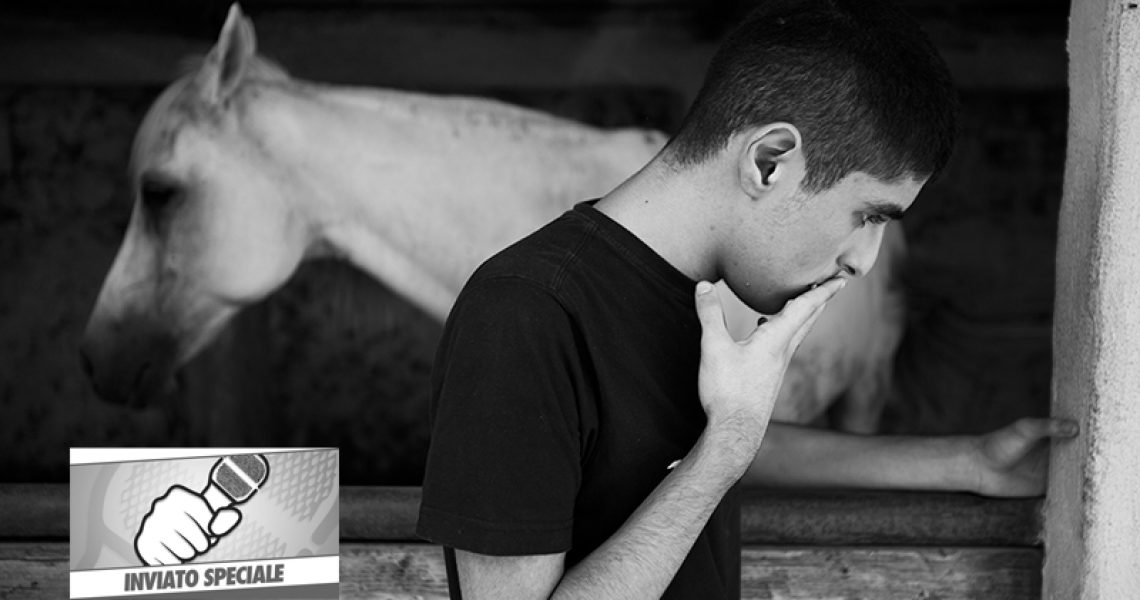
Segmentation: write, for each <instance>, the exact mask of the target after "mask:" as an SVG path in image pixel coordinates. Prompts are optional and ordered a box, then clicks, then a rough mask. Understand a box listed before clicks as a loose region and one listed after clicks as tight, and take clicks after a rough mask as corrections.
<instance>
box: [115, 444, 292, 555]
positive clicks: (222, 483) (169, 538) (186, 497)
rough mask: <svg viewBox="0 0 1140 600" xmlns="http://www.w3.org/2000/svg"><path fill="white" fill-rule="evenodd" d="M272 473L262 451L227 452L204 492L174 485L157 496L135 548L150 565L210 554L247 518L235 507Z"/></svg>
mask: <svg viewBox="0 0 1140 600" xmlns="http://www.w3.org/2000/svg"><path fill="white" fill-rule="evenodd" d="M268 476H269V463H268V462H267V461H266V460H265V457H264V456H262V455H260V454H240V455H237V456H226V457H224V458H220V459H218V462H216V463H214V468H213V469H211V470H210V481H209V483H208V484H207V485H206V488H205V489H204V490H202V493H201V494H199V493H196V492H193V491H190V490H188V489H186V488H185V487H182V486H180V485H174V486H171V488H170V489H169V490H167V492H166V493H165V494H163V495H162V497H160V498H158V499H157V500H155V501H154V505H153V508H151V511H150V512H149V513H147V515H146V516H145V517H143V521H142V527H140V528H139V534H138V536H137V537H135V553H136V554H138V557H139V560H141V561H142V564H144V565H177V564H182V563H184V562H188V561H191V560H194V559H195V558H197V557H199V556H201V555H203V554H205V553H206V552H207V551H209V549H210V548H212V547H214V544H217V543H218V539H219V538H221V537H222V536H225V535H226V534H228V533H229V532H231V531H233V529H234V527H236V526H237V524H238V523H240V522H241V512H239V511H238V510H237V509H236V508H230V507H231V506H233V505H235V504H241V503H243V502H245V501H246V500H249V498H250V496H253V494H254V493H256V492H257V490H258V488H259V487H260V486H261V485H262V484H263V483H265V479H266V478H267V477H268Z"/></svg>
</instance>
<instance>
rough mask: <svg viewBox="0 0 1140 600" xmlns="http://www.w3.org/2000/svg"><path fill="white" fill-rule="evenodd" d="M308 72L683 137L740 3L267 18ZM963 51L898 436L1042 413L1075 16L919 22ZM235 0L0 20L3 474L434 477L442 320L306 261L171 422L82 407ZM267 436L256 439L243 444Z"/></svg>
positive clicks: (911, 235)
mask: <svg viewBox="0 0 1140 600" xmlns="http://www.w3.org/2000/svg"><path fill="white" fill-rule="evenodd" d="M242 4H243V8H244V9H245V10H246V11H247V12H249V13H250V14H251V16H252V18H253V20H254V23H255V26H256V28H257V32H258V38H259V43H260V48H261V50H262V51H263V52H264V53H265V54H267V55H268V56H270V57H273V58H275V59H277V60H278V61H280V62H281V63H282V64H283V65H284V66H285V67H286V68H287V69H288V70H290V71H291V72H292V73H293V74H294V75H295V76H298V77H306V78H310V79H316V80H320V81H332V82H339V83H353V84H366V85H377V86H389V87H398V88H404V89H418V90H429V91H439V92H462V93H467V94H479V95H490V96H495V97H499V98H502V99H506V100H509V101H513V102H517V103H521V104H525V105H528V106H532V107H536V108H539V109H541V110H546V111H549V112H554V113H557V114H561V115H564V116H568V117H571V118H575V119H579V120H583V121H586V122H590V123H594V124H598V125H603V126H620V125H639V126H650V127H656V128H660V129H664V130H671V129H672V128H674V127H676V125H677V124H678V123H679V121H680V118H681V117H682V115H683V113H684V110H685V107H686V106H687V104H688V102H689V100H691V98H692V95H693V93H694V92H695V89H696V86H697V85H698V84H699V81H700V77H701V74H702V71H703V69H704V62H705V61H706V60H707V58H708V56H709V54H710V52H711V51H712V48H713V47H714V46H715V43H716V41H717V40H718V39H719V37H720V36H721V35H723V33H724V32H725V31H726V29H727V28H728V27H729V26H730V25H731V24H732V22H733V19H734V18H735V17H734V15H735V14H737V13H739V11H740V10H742V9H743V7H744V6H745V4H746V3H745V2H719V3H718V2H688V1H683V0H664V1H654V2H648V1H640V0H618V1H615V2H606V3H598V2H565V3H561V2H560V3H551V2H540V1H538V0H502V1H499V2H473V1H465V0H432V1H423V2H395V1H388V0H367V1H354V2H334V1H331V0H330V1H321V0H311V1H307V2H296V1H284V0H251V1H247V2H243V3H242ZM903 4H904V6H906V7H907V8H909V9H910V10H912V12H913V13H914V14H915V15H916V16H917V18H918V19H919V20H920V21H921V22H922V23H923V25H924V26H925V27H926V28H927V29H928V31H929V33H930V34H931V36H932V38H933V39H934V40H935V43H936V44H937V45H938V47H939V49H940V50H941V51H942V52H943V54H944V55H945V56H946V57H947V60H948V62H949V63H950V65H951V69H952V71H953V75H954V77H955V80H956V82H957V83H958V85H959V88H960V90H961V96H962V101H963V130H962V135H961V140H960V143H959V145H958V148H957V151H956V153H955V156H954V158H953V160H952V163H951V165H950V167H949V169H948V170H947V172H946V174H945V176H944V178H943V179H942V180H941V181H939V182H936V183H935V184H932V185H931V186H930V189H928V190H927V191H925V192H924V193H923V196H922V198H921V199H920V200H919V202H918V203H917V204H916V205H915V207H914V209H912V210H911V211H910V212H909V214H908V215H907V218H906V220H905V221H904V227H905V229H906V232H907V236H908V241H909V244H910V248H911V255H912V256H911V261H910V263H909V267H908V269H907V272H906V276H905V283H906V285H907V293H908V296H909V298H910V308H909V313H908V323H907V333H906V337H905V338H904V340H903V343H902V350H901V351H900V354H899V364H898V368H897V369H896V371H897V374H898V380H897V381H896V385H897V389H898V393H897V394H896V395H897V398H896V401H895V402H894V404H893V405H892V406H891V407H890V408H889V409H888V415H887V419H888V420H887V426H888V428H889V430H892V431H906V432H923V433H948V432H979V431H985V430H989V429H993V428H995V427H997V426H1000V425H1003V424H1005V423H1007V422H1009V421H1011V420H1013V419H1015V418H1017V417H1020V416H1025V415H1043V414H1045V413H1046V411H1047V408H1048V390H1049V376H1050V365H1051V348H1050V322H1051V311H1052V291H1053V255H1054V236H1055V227H1056V215H1057V207H1058V205H1059V202H1060V195H1061V193H1060V190H1061V174H1062V166H1063V156H1064V155H1063V148H1064V145H1065V114H1066V99H1065V98H1066V96H1065V78H1064V77H1065V55H1064V24H1065V19H1066V16H1067V14H1068V5H1067V3H1065V2H1056V1H1053V2H1045V3H1042V2H1026V1H1021V0H1000V1H997V0H990V1H986V2H982V1H976V2H975V1H968V0H942V1H938V2H932V1H919V0H910V1H905V2H903ZM227 6H228V1H214V0H210V1H203V2H198V1H194V2H190V1H171V2H161V3H156V2H142V1H134V0H91V1H89V2H54V3H50V2H38V3H32V2H14V3H13V2H5V3H4V5H3V6H2V7H0V17H2V18H0V411H3V414H4V415H5V418H4V419H0V447H2V448H3V449H4V450H5V451H4V452H3V453H0V480H6V481H49V480H50V481H64V480H65V478H66V472H67V471H66V469H65V468H64V467H65V465H66V455H65V453H64V452H63V448H66V447H68V446H83V445H91V446H100V445H144V444H145V445H181V446H193V445H231V446H237V445H306V446H339V447H341V448H342V451H343V455H342V468H343V473H344V480H345V482H346V483H367V484H385V485H392V484H404V485H414V484H418V483H419V473H420V469H421V468H422V462H423V457H424V453H425V449H426V446H427V419H426V414H427V409H426V406H427V375H428V372H429V370H430V364H431V359H432V353H433V350H434V345H435V341H436V338H437V337H438V335H439V326H438V324H436V323H434V322H432V321H431V320H430V319H428V318H427V317H426V316H424V315H423V314H422V313H420V312H418V311H417V310H416V309H415V308H413V307H411V306H409V305H408V304H406V303H404V302H402V301H401V300H400V299H398V298H396V297H395V296H394V295H393V294H392V293H391V292H390V291H389V290H387V289H386V288H384V287H383V286H380V285H378V284H376V283H375V282H373V281H371V280H369V279H368V278H366V277H364V276H363V275H361V274H360V273H358V272H356V271H354V270H352V269H351V268H348V267H345V266H342V265H337V264H332V263H319V264H314V265H312V266H310V267H307V268H305V269H303V270H302V272H301V273H300V274H299V276H298V277H296V278H295V280H294V281H293V282H292V283H291V284H290V285H289V286H287V287H286V288H285V289H283V290H281V291H280V292H279V293H277V294H274V295H273V296H272V297H271V298H269V299H268V300H267V301H266V302H264V303H262V304H261V305H258V306H256V307H254V308H252V309H251V310H249V311H247V312H246V313H245V314H244V315H242V316H241V317H240V318H239V319H238V320H237V322H236V323H235V324H234V325H233V327H231V329H230V332H229V333H228V334H227V335H226V336H224V337H223V339H221V340H219V341H218V343H216V344H215V345H214V347H213V348H211V349H210V350H209V351H208V352H206V353H205V354H204V355H203V356H202V357H201V358H200V359H199V360H197V361H196V362H195V363H193V364H192V365H191V367H190V368H189V369H188V372H187V375H186V377H184V379H183V382H184V387H183V389H182V391H181V392H180V393H178V394H176V395H175V396H173V397H171V398H168V399H166V400H165V402H164V404H163V405H162V406H161V407H159V408H156V409H151V410H147V411H141V412H139V411H130V410H126V409H122V408H119V407H114V406H108V405H106V404H104V403H102V402H100V401H98V400H97V399H96V398H94V396H93V394H92V393H91V392H90V390H89V387H88V385H87V382H86V380H85V378H84V377H83V375H82V373H81V371H80V367H79V359H78V355H77V344H78V340H79V336H80V335H81V333H82V330H83V325H84V322H85V319H86V317H87V313H88V311H89V310H90V308H91V306H92V304H93V302H94V300H95V296H96V294H97V292H98V289H99V285H100V282H101V279H102V277H103V276H104V274H105V273H106V270H107V269H108V268H109V266H110V264H111V260H112V259H113V257H114V253H115V250H116V248H117V246H118V243H119V239H120V236H121V234H122V230H123V228H124V227H125V225H126V221H127V217H128V215H129V211H130V197H129V187H128V182H127V181H126V179H125V170H126V164H127V158H128V152H129V148H130V141H131V138H132V136H133V133H134V130H135V128H136V127H137V124H138V122H139V121H140V120H141V118H142V115H143V114H144V112H145V110H146V107H147V106H148V104H149V102H150V99H152V98H153V97H155V96H156V95H157V94H158V92H159V91H160V89H161V87H162V86H163V85H165V84H166V83H167V82H168V81H169V80H170V79H171V78H172V77H173V75H174V74H175V73H176V72H177V70H178V63H179V61H180V60H181V59H182V58H183V57H184V56H185V55H187V54H191V53H195V52H198V53H201V52H203V51H205V50H206V49H207V48H208V47H209V46H210V45H211V44H212V42H213V40H214V38H215V36H216V35H217V31H218V29H219V28H220V24H221V22H222V19H223V18H224V15H225V9H226V7H227ZM250 423H256V426H250V425H249V424H250Z"/></svg>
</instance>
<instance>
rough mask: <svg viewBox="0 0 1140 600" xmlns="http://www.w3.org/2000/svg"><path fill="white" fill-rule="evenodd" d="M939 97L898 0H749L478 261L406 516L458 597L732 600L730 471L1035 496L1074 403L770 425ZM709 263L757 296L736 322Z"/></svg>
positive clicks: (455, 313)
mask: <svg viewBox="0 0 1140 600" xmlns="http://www.w3.org/2000/svg"><path fill="white" fill-rule="evenodd" d="M953 98H954V90H953V87H952V84H951V82H950V78H949V75H948V73H947V70H946V67H945V65H944V63H943V62H942V60H941V59H940V58H939V57H938V55H937V53H936V51H935V50H934V48H933V47H932V46H931V45H930V43H929V42H928V41H927V40H926V38H925V37H924V36H923V35H922V34H921V32H920V31H919V29H918V27H917V26H916V25H915V24H914V23H913V22H912V21H910V20H909V19H908V18H906V17H905V16H904V15H902V14H901V13H900V12H899V11H898V10H897V9H895V8H893V7H891V6H889V5H885V4H882V3H880V2H878V1H871V0H846V1H841V0H835V1H826V0H806V1H802V2H785V1H776V2H767V3H765V4H763V5H762V6H761V7H760V8H759V9H758V10H757V12H755V13H754V14H752V15H751V16H750V17H749V18H748V19H747V20H746V21H745V22H744V23H742V24H741V26H740V27H739V28H738V29H737V30H736V31H734V32H733V33H732V34H731V35H730V36H729V38H728V39H727V40H726V42H725V43H724V45H723V46H722V47H721V49H720V50H719V51H718V53H717V55H716V57H715V58H714V59H713V62H712V65H711V66H710V69H709V73H708V75H707V77H706V80H705V84H704V87H703V88H702V90H701V93H700V94H699V96H698V99H697V100H696V102H695V103H694V106H693V108H692V109H691V111H690V114H689V115H688V117H687V118H686V121H685V123H684V125H683V127H682V129H681V131H680V132H679V133H678V134H677V136H676V137H675V138H674V139H673V140H672V141H671V142H670V144H669V146H668V147H667V148H666V149H665V150H663V151H662V153H661V154H660V155H659V156H658V157H656V158H655V159H654V160H653V161H652V162H651V163H650V164H649V165H647V166H646V167H645V168H644V169H643V170H642V171H641V172H639V173H638V174H637V175H635V176H634V177H632V178H631V179H630V180H629V181H627V182H626V183H624V184H623V185H621V186H620V187H619V188H617V189H616V190H614V191H613V192H611V193H610V194H609V195H607V196H606V197H605V198H602V199H601V200H600V201H598V202H597V203H596V204H591V203H584V204H581V205H579V206H577V207H576V208H575V209H574V210H572V211H570V212H568V213H566V214H565V215H563V216H562V217H560V218H559V219H557V220H556V221H554V222H552V223H551V224H549V225H547V226H546V227H544V228H543V229H541V230H539V231H538V232H536V233H535V234H533V235H531V236H530V237H528V238H526V239H524V240H522V241H521V242H519V243H517V244H515V245H514V246H512V247H511V248H508V249H507V250H505V251H503V252H502V253H500V254H499V255H497V256H495V257H494V258H492V259H490V260H489V261H487V262H486V263H485V264H484V265H483V266H482V267H480V269H479V270H478V272H476V273H475V275H473V276H472V278H471V280H470V281H469V282H468V283H467V285H466V286H465V288H464V290H463V292H462V293H461V294H460V296H459V299H458V300H457V302H456V304H455V307H454V308H453V310H452V313H451V316H450V318H449V319H448V323H447V327H446V330H445V333H444V337H443V340H442V342H441V347H440V351H439V355H438V357H437V362H436V370H435V372H434V375H433V379H434V382H433V393H434V401H433V407H432V411H433V419H434V426H433V437H432V445H431V449H430V451H429V456H428V466H427V473H426V476H425V480H424V491H423V504H422V509H421V513H420V521H419V526H418V532H419V534H420V535H421V536H423V537H424V538H426V539H429V540H431V541H433V542H436V543H440V544H443V545H444V546H445V547H447V548H448V549H447V562H448V575H449V580H450V583H451V590H452V597H453V598H459V597H463V598H466V599H467V600H480V599H483V598H492V599H499V598H551V597H553V598H569V597H583V598H592V599H601V598H656V597H662V596H663V597H666V598H701V599H705V598H737V597H739V580H740V572H739V557H740V544H739V539H738V526H739V524H738V516H739V512H738V505H737V501H736V495H735V494H734V493H733V488H734V486H735V485H736V483H737V482H738V481H740V480H743V482H744V483H745V484H746V485H747V484H749V483H768V484H772V483H776V484H789V485H830V486H863V487H868V486H870V487H906V488H927V489H961V490H972V491H977V492H980V493H990V494H1000V495H1009V494H1040V493H1041V492H1042V490H1043V489H1044V487H1043V478H1044V469H1043V464H1044V458H1045V451H1046V447H1045V446H1046V445H1045V444H1044V443H1041V442H1042V441H1043V439H1044V438H1046V437H1047V436H1050V435H1060V434H1061V433H1062V431H1063V430H1064V431H1065V433H1066V435H1071V434H1072V433H1071V432H1069V431H1068V429H1069V427H1070V425H1071V424H1066V423H1061V422H1059V421H1052V420H1023V421H1020V422H1018V423H1016V424H1014V425H1013V426H1011V427H1008V428H1006V429H1004V430H1001V431H999V432H996V433H994V434H991V435H989V436H985V437H982V438H943V439H929V438H927V439H922V438H874V437H862V436H849V435H842V434H837V433H833V432H826V431H816V430H811V429H805V428H798V427H792V426H783V425H779V424H772V425H770V426H769V424H768V417H769V415H770V412H771V409H772V405H773V403H774V401H775V398H776V393H777V390H778V388H779V386H780V380H781V378H782V376H783V373H784V369H785V368H786V366H787V363H788V360H789V358H790V356H791V354H792V352H793V351H794V350H795V348H796V346H797V345H798V344H799V342H800V340H801V339H802V338H803V336H804V334H805V333H806V332H807V330H808V329H809V328H810V326H811V323H812V322H813V321H814V319H815V317H816V316H817V315H818V314H819V312H820V310H821V309H822V307H823V306H824V304H825V303H826V301H827V300H828V299H829V298H830V297H831V296H832V294H834V293H836V292H837V291H838V290H839V289H840V288H841V287H842V286H843V284H844V282H845V281H846V280H847V279H848V278H850V277H857V276H859V275H862V274H863V273H865V272H866V271H867V270H868V269H870V268H871V265H872V263H874V260H875V256H876V254H877V252H878V248H879V243H880V241H881V238H882V233H883V226H884V225H885V223H886V222H887V221H888V220H890V219H891V218H897V217H899V216H901V215H902V213H903V212H904V211H905V210H906V209H907V208H908V207H909V206H910V204H911V203H912V202H913V201H914V199H915V196H916V195H917V194H918V192H919V190H920V188H921V187H922V185H923V184H924V183H925V181H926V180H927V179H928V178H929V177H930V176H931V175H932V174H934V173H936V172H937V171H938V170H939V169H941V168H942V167H943V165H944V164H945V163H946V160H947V157H948V156H949V154H950V149H951V145H952V138H953V131H954V128H955V104H954V100H953ZM722 278H723V279H724V280H725V281H726V283H727V284H728V285H729V287H730V288H731V289H732V290H733V292H735V293H736V294H737V295H738V296H740V298H741V299H742V300H744V301H745V302H746V303H747V304H749V305H750V306H752V307H753V308H755V309H756V310H758V311H760V312H762V313H765V314H773V315H774V316H773V317H771V318H770V319H767V320H766V322H764V323H762V324H760V325H759V326H758V328H757V329H756V330H755V331H754V332H753V333H752V335H751V337H749V338H748V339H747V340H746V341H744V342H741V343H737V342H734V341H733V340H732V339H731V338H730V337H729V336H728V333H727V332H726V330H725V326H724V322H723V318H722V314H721V311H720V304H719V302H718V301H717V299H716V295H715V293H713V292H710V291H709V290H710V289H711V286H710V285H709V284H708V283H707V282H708V281H716V280H718V279H722ZM698 281H700V282H701V283H699V284H698V283H697V282H698ZM694 289H695V292H696V293H695V296H694ZM761 440H763V446H761Z"/></svg>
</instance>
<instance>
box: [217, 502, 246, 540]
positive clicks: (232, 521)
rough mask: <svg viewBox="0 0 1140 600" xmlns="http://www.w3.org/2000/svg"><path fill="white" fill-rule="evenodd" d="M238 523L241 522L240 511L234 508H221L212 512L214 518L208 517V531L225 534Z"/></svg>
mask: <svg viewBox="0 0 1140 600" xmlns="http://www.w3.org/2000/svg"><path fill="white" fill-rule="evenodd" d="M238 523H241V511H239V510H238V509H236V508H223V509H221V510H219V511H218V512H216V513H214V518H212V519H210V533H212V534H214V535H226V534H227V533H229V532H230V530H231V529H233V528H234V527H237V524H238Z"/></svg>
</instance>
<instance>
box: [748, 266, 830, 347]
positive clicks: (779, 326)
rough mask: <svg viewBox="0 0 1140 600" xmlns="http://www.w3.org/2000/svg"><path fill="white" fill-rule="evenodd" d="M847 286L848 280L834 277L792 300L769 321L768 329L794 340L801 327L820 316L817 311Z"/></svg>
mask: <svg viewBox="0 0 1140 600" xmlns="http://www.w3.org/2000/svg"><path fill="white" fill-rule="evenodd" d="M845 285H847V280H845V279H841V278H838V277H833V278H831V279H828V280H827V281H825V282H823V283H821V284H820V285H819V286H818V287H816V288H814V289H811V290H808V291H806V292H804V293H803V294H800V295H799V296H797V297H795V298H792V299H791V300H789V301H788V303H787V304H785V305H784V309H783V310H781V311H780V312H779V313H778V314H776V315H775V316H773V317H772V318H771V319H769V323H768V326H767V328H768V329H770V330H772V331H774V332H777V333H781V334H783V335H785V336H787V337H788V339H791V338H793V337H794V336H795V334H796V332H797V331H799V329H800V327H802V326H803V325H804V324H806V323H807V322H808V321H809V320H811V319H812V318H813V316H818V315H817V314H816V311H817V310H818V309H819V308H821V307H822V306H824V305H825V304H827V301H828V300H830V299H831V297H832V296H834V295H835V293H836V292H838V291H839V290H841V289H843V286H845Z"/></svg>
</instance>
